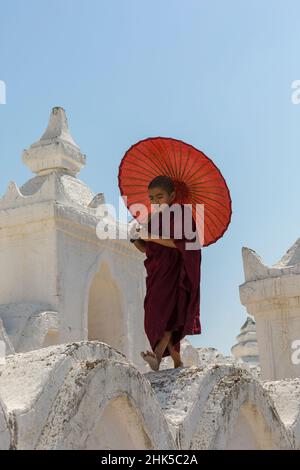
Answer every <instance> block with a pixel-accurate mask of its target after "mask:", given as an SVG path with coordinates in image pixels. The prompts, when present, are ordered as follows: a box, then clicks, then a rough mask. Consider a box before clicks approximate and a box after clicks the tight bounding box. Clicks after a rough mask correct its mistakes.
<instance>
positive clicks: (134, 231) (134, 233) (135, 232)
mask: <svg viewBox="0 0 300 470" xmlns="http://www.w3.org/2000/svg"><path fill="white" fill-rule="evenodd" d="M128 226H129V231H128V236H129V239H130V238H139V236H140V235H139V234H140V232H139V230H140V224H139V223H138V222H137V221H136V220H133V221H132V222H131V223H129V224H128Z"/></svg>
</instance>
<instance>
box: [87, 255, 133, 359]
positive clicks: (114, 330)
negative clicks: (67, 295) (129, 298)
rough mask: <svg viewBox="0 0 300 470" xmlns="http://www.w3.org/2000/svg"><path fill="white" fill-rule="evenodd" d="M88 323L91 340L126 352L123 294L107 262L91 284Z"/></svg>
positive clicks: (102, 265)
mask: <svg viewBox="0 0 300 470" xmlns="http://www.w3.org/2000/svg"><path fill="white" fill-rule="evenodd" d="M87 323H88V324H87V327H88V339H89V340H98V341H102V342H104V343H107V344H109V345H110V346H112V347H114V348H116V349H118V350H119V351H121V352H124V315H123V311H122V296H121V292H120V289H119V287H118V285H117V283H116V281H115V280H114V279H113V278H112V276H111V273H110V270H109V267H108V265H107V263H106V262H103V263H102V264H101V266H100V269H99V271H98V272H97V273H96V274H95V275H94V277H93V280H92V282H91V285H90V289H89V296H88V318H87Z"/></svg>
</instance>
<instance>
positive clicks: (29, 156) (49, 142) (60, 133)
mask: <svg viewBox="0 0 300 470" xmlns="http://www.w3.org/2000/svg"><path fill="white" fill-rule="evenodd" d="M22 161H23V163H25V165H27V166H28V167H29V168H30V169H31V170H32V171H33V172H34V173H37V174H45V173H50V172H51V171H53V170H56V169H60V170H64V171H65V172H66V173H69V174H71V175H73V176H75V175H76V174H77V173H78V172H79V171H80V169H81V168H82V167H83V166H84V165H85V161H86V157H85V155H83V154H82V153H81V152H80V149H79V147H78V145H77V144H76V143H75V142H74V140H73V138H72V136H71V134H70V131H69V128H68V121H67V116H66V113H65V110H64V109H63V108H60V107H55V108H52V112H51V115H50V119H49V124H48V127H47V129H46V130H45V132H44V134H43V135H42V137H41V138H40V140H39V141H37V142H35V143H34V144H32V145H31V146H30V148H29V149H28V150H24V151H23V154H22Z"/></svg>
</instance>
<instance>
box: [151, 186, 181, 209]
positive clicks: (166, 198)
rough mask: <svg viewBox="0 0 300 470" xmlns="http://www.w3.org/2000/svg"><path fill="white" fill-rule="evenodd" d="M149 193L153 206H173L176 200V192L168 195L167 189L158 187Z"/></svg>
mask: <svg viewBox="0 0 300 470" xmlns="http://www.w3.org/2000/svg"><path fill="white" fill-rule="evenodd" d="M148 191H149V198H150V202H151V204H159V205H161V204H168V205H171V204H172V202H173V201H174V199H175V191H173V192H172V193H170V194H169V193H168V192H167V191H166V190H165V189H163V188H160V187H157V188H151V189H149V190H148Z"/></svg>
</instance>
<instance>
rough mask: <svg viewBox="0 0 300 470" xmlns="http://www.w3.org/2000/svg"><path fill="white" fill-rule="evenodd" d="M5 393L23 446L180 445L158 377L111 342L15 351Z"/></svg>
mask: <svg viewBox="0 0 300 470" xmlns="http://www.w3.org/2000/svg"><path fill="white" fill-rule="evenodd" d="M0 394H1V396H2V398H3V402H4V403H5V406H6V407H7V412H8V415H9V417H10V421H11V422H13V423H14V430H13V431H14V444H13V446H14V448H16V449H73V448H76V449H89V448H98V449H99V448H102V446H103V447H105V448H114V449H118V448H126V446H128V445H129V448H130V446H132V447H133V448H146V449H158V448H162V449H173V448H175V444H174V441H173V439H172V435H171V433H170V430H169V428H168V425H167V422H166V420H165V418H164V415H163V413H162V411H161V409H160V406H159V404H158V402H157V399H156V397H155V394H154V392H153V390H152V388H151V385H150V383H149V382H148V380H146V379H145V377H144V376H143V375H142V374H140V372H139V371H138V370H137V369H136V368H135V367H134V366H133V364H131V363H128V362H127V361H126V359H125V356H124V355H123V354H121V353H119V352H118V351H117V350H115V349H113V348H111V347H110V346H108V345H107V344H105V343H100V342H98V341H86V342H84V341H83V342H79V343H71V344H64V345H59V346H52V347H48V348H44V349H40V350H38V351H31V352H28V353H22V354H15V355H14V356H9V357H8V358H7V363H6V366H5V368H3V370H2V374H1V376H0ZM114 423H117V424H118V423H119V428H118V430H115V432H114V430H113V429H114V428H113V424H114Z"/></svg>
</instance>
